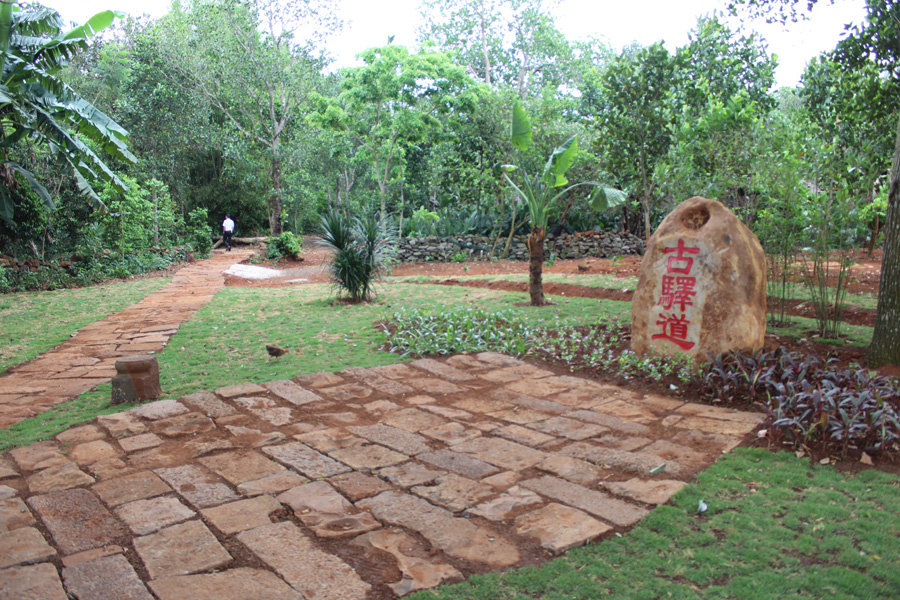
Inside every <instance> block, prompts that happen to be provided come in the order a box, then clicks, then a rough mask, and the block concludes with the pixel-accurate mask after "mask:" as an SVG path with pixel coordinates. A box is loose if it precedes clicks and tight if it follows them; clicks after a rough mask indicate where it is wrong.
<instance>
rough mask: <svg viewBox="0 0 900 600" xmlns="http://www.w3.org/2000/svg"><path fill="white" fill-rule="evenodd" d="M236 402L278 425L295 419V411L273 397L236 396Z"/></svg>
mask: <svg viewBox="0 0 900 600" xmlns="http://www.w3.org/2000/svg"><path fill="white" fill-rule="evenodd" d="M234 403H235V404H236V405H238V406H240V407H242V408H245V409H246V410H248V411H250V412H251V413H253V414H254V415H256V416H257V417H259V418H260V419H263V420H264V421H268V422H269V423H271V424H272V425H275V426H276V427H281V426H282V425H287V424H288V423H290V422H291V421H293V420H294V413H293V411H292V410H291V409H290V408H288V407H287V406H281V405H279V404H278V402H276V401H275V400H272V399H271V398H263V397H261V396H253V397H240V398H235V399H234Z"/></svg>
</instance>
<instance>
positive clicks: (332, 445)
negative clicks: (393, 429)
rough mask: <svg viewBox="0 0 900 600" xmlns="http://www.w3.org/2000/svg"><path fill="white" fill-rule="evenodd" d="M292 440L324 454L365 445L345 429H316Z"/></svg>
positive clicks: (362, 440)
mask: <svg viewBox="0 0 900 600" xmlns="http://www.w3.org/2000/svg"><path fill="white" fill-rule="evenodd" d="M382 427H383V426H382ZM354 429H355V428H354ZM404 433H406V432H404ZM294 439H295V440H297V441H299V442H303V443H304V444H306V445H307V446H310V447H312V448H315V449H316V450H318V451H319V452H324V453H326V454H327V453H328V452H333V451H335V450H341V449H343V448H352V447H353V446H362V445H364V444H365V443H366V440H365V439H364V438H361V437H359V436H356V435H353V434H352V433H350V431H349V430H348V429H347V428H345V427H331V428H329V429H316V430H314V431H308V432H306V433H300V434H297V435H295V436H294Z"/></svg>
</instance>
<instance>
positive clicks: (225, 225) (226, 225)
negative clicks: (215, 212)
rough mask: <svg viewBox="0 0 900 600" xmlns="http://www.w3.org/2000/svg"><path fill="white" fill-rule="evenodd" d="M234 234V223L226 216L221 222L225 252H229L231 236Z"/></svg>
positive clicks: (229, 216)
mask: <svg viewBox="0 0 900 600" xmlns="http://www.w3.org/2000/svg"><path fill="white" fill-rule="evenodd" d="M233 233H234V221H232V220H231V215H229V214H226V215H225V220H224V221H222V241H223V242H224V243H225V250H226V252H231V235H232V234H233Z"/></svg>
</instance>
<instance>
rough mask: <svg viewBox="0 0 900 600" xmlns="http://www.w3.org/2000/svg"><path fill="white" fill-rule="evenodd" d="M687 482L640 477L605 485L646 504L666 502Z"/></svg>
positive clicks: (614, 491) (617, 492)
mask: <svg viewBox="0 0 900 600" xmlns="http://www.w3.org/2000/svg"><path fill="white" fill-rule="evenodd" d="M686 485H687V483H685V482H683V481H676V480H672V479H651V480H647V479H639V478H637V477H635V478H633V479H629V480H628V481H620V482H605V483H604V484H603V486H604V487H605V488H606V489H608V490H609V491H610V492H612V493H614V494H618V495H619V496H625V497H626V498H633V499H634V500H637V501H638V502H643V503H645V504H665V503H666V502H668V501H669V498H671V497H672V496H674V495H675V494H677V493H678V492H679V491H680V490H681V488H683V487H684V486H686Z"/></svg>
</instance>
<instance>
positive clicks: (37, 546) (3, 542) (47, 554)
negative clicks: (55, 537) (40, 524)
mask: <svg viewBox="0 0 900 600" xmlns="http://www.w3.org/2000/svg"><path fill="white" fill-rule="evenodd" d="M53 556H56V550H54V549H53V548H51V547H50V544H48V543H47V541H46V540H45V539H44V536H42V535H41V532H40V531H38V530H37V529H35V528H34V527H19V528H17V529H14V530H12V531H7V532H4V533H0V569H5V568H6V567H14V566H16V565H28V564H31V563H36V562H40V561H42V560H47V559H48V558H51V557H53Z"/></svg>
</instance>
